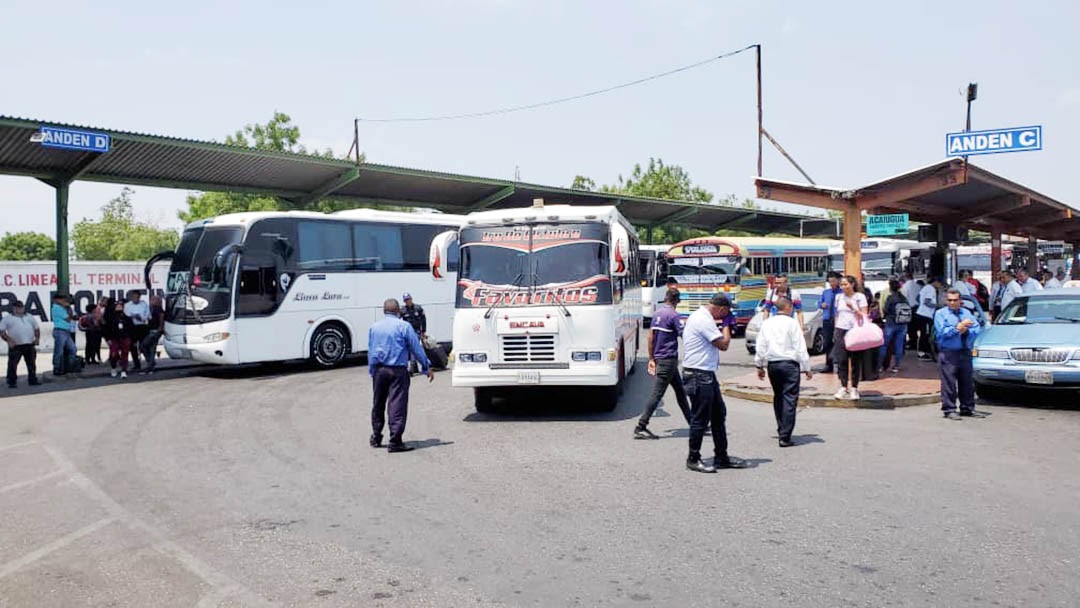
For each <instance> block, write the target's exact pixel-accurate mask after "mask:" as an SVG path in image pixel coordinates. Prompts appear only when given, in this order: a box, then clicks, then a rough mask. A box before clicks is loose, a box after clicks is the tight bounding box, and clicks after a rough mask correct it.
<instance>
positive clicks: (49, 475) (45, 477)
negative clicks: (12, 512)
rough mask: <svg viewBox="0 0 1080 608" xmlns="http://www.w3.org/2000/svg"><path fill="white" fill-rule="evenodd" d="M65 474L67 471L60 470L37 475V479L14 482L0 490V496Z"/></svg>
mask: <svg viewBox="0 0 1080 608" xmlns="http://www.w3.org/2000/svg"><path fill="white" fill-rule="evenodd" d="M66 474H67V471H65V470H64V469H60V470H57V471H53V472H52V473H46V474H44V475H39V476H37V477H35V478H33V479H27V480H26V481H19V482H16V483H12V484H8V485H6V486H4V487H2V488H0V494H3V493H4V492H10V491H12V490H18V489H19V488H23V487H26V486H32V485H34V484H35V483H39V482H42V481H46V480H49V479H52V478H54V477H61V476H63V475H66Z"/></svg>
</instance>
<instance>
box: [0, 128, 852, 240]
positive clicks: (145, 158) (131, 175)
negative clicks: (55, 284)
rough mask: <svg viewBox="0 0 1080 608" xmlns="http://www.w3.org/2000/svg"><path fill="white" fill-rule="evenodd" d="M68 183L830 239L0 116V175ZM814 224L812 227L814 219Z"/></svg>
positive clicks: (469, 180)
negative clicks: (594, 209) (619, 219)
mask: <svg viewBox="0 0 1080 608" xmlns="http://www.w3.org/2000/svg"><path fill="white" fill-rule="evenodd" d="M42 126H55V127H62V128H70V129H79V130H86V131H94V132H101V133H107V134H109V136H110V137H111V138H112V148H111V150H110V151H109V152H108V153H106V154H100V155H95V154H93V153H87V152H73V151H69V150H59V149H55V148H47V147H45V146H42V145H41V144H39V143H33V142H31V141H30V137H31V135H33V134H34V133H36V132H37V131H38V130H39V129H40V128H41V127H42ZM76 172H77V178H76V179H78V180H84V181H94V182H109V183H118V184H138V185H145V186H153V187H164V188H182V189H189V190H204V191H209V190H224V191H233V192H251V193H259V194H268V195H274V196H280V197H284V198H289V199H293V200H297V201H309V200H315V199H317V198H321V197H331V198H335V199H339V200H344V201H347V202H355V203H357V204H369V203H385V204H394V205H406V206H418V207H432V208H436V209H441V210H443V211H448V212H456V213H464V212H467V211H469V210H471V209H477V208H492V209H497V208H505V207H521V206H528V205H530V204H532V200H533V199H534V198H543V199H545V201H546V202H547V203H569V204H578V205H618V206H619V209H620V211H622V213H623V214H624V215H625V216H626V217H627V219H629V220H630V221H631V222H633V223H634V224H637V225H652V224H657V223H664V222H667V221H677V222H678V223H679V224H682V225H688V226H692V227H695V228H701V229H706V230H713V229H716V228H723V227H732V228H738V229H739V230H747V231H751V232H757V233H761V234H766V233H771V232H779V233H787V234H799V230H800V224H802V225H803V228H804V232H805V234H806V235H807V236H811V235H821V236H833V235H835V231H836V228H835V225H834V222H833V221H832V220H825V219H824V218H808V217H807V216H802V215H793V214H786V213H777V212H772V211H750V210H746V209H740V208H733V207H723V206H719V205H706V204H701V203H693V202H688V201H671V200H662V199H650V198H643V197H634V196H623V195H618V194H609V193H602V192H590V191H582V190H571V189H567V188H559V187H551V186H543V185H539V184H526V183H515V182H513V181H510V180H501V179H491V178H483V177H475V176H469V175H458V174H452V173H444V172H438V171H429V170H423V169H411V168H404V167H394V166H389V165H379V164H375V163H364V164H362V165H359V167H358V166H357V165H356V164H354V163H353V162H351V161H348V160H340V159H332V158H325V157H320V156H313V155H307V154H297V153H291V152H275V151H268V150H258V149H254V148H245V147H241V146H231V145H228V144H222V143H217V142H208V141H199V140H193V139H183V138H178V137H166V136H160V135H150V134H145V133H134V132H129V131H118V130H113V129H102V128H99V127H90V126H84V125H71V124H64V123H57V122H52V121H43V120H31V119H25V118H12V117H4V116H0V174H10V175H25V176H29V177H36V178H39V179H42V180H46V181H57V180H64V179H66V178H67V177H70V176H71V175H72V174H75V173H76ZM815 219H820V221H815Z"/></svg>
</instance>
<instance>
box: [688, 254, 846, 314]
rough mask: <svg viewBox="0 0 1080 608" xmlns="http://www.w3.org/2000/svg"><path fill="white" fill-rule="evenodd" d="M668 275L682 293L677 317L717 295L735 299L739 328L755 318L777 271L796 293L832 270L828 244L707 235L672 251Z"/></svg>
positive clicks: (819, 282)
mask: <svg viewBox="0 0 1080 608" xmlns="http://www.w3.org/2000/svg"><path fill="white" fill-rule="evenodd" d="M667 262H668V276H669V277H672V278H674V279H675V281H676V282H677V283H678V287H679V290H680V291H681V292H682V301H681V302H680V303H679V308H678V311H679V314H680V315H681V316H686V315H689V314H690V313H691V312H693V311H694V310H696V309H697V308H699V307H700V306H702V305H703V304H705V303H706V302H708V301H709V299H710V298H712V296H713V294H716V293H724V294H727V296H728V297H729V298H730V299H731V301H732V306H733V312H734V314H735V320H736V323H737V324H738V327H739V329H745V327H746V324H747V323H749V322H750V319H751V317H753V316H754V313H755V312H756V310H757V308H758V306H759V305H760V303H761V301H762V300H764V299H765V292H766V291H767V290H768V288H769V286H770V285H772V281H773V279H774V278H775V277H776V275H777V274H778V273H786V274H787V276H788V283H789V284H790V285H791V286H792V287H793V288H795V289H802V288H810V287H820V286H822V285H823V284H824V283H825V273H826V272H827V271H828V268H829V242H828V241H824V240H821V241H818V240H813V239H794V238H790V239H789V238H763V237H716V236H707V237H700V238H696V239H690V240H687V241H683V242H681V243H677V244H675V245H673V246H672V247H671V249H669V250H668V254H667Z"/></svg>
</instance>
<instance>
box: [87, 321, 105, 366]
mask: <svg viewBox="0 0 1080 608" xmlns="http://www.w3.org/2000/svg"><path fill="white" fill-rule="evenodd" d="M84 352H85V357H84V358H85V359H86V362H87V363H93V362H97V363H101V330H99V329H91V330H89V331H87V332H86V348H85V351H84Z"/></svg>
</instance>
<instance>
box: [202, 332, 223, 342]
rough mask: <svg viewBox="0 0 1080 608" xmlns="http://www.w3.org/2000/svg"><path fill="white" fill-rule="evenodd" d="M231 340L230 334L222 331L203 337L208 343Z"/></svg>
mask: <svg viewBox="0 0 1080 608" xmlns="http://www.w3.org/2000/svg"><path fill="white" fill-rule="evenodd" d="M228 339H229V332H227V331H220V332H217V333H213V334H206V335H205V336H203V340H205V341H207V342H222V341H225V340H228Z"/></svg>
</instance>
